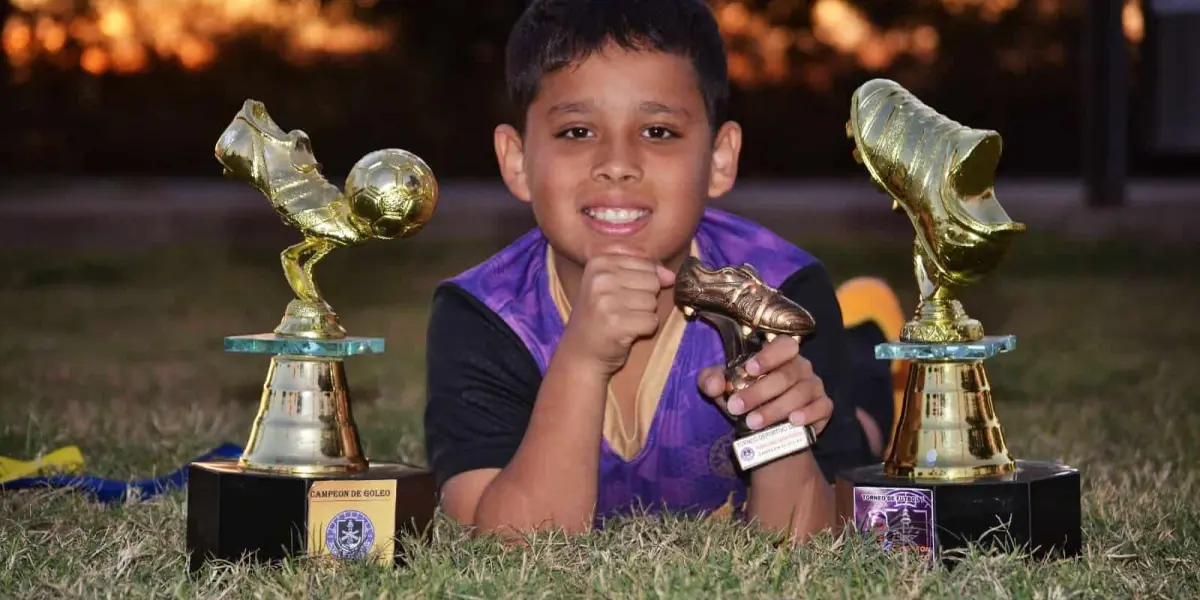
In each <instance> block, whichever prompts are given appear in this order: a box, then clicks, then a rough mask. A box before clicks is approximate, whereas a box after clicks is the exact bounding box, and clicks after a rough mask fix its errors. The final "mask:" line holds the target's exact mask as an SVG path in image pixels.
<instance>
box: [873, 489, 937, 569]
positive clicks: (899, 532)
mask: <svg viewBox="0 0 1200 600" xmlns="http://www.w3.org/2000/svg"><path fill="white" fill-rule="evenodd" d="M854 527H855V529H857V530H858V531H860V532H862V533H865V534H867V535H869V536H871V537H874V538H875V539H876V540H878V541H879V542H880V543H882V544H883V547H884V550H886V551H888V552H891V551H903V550H907V551H913V552H916V553H917V554H919V555H921V557H922V558H925V559H926V560H932V559H933V557H934V555H935V553H936V547H935V546H936V545H937V536H936V535H935V533H934V521H933V490H926V489H921V488H882V487H860V488H854Z"/></svg>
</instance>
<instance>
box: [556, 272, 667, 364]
mask: <svg viewBox="0 0 1200 600" xmlns="http://www.w3.org/2000/svg"><path fill="white" fill-rule="evenodd" d="M674 283H675V274H674V273H672V272H671V271H669V270H668V269H667V268H666V267H663V266H662V265H661V264H658V263H655V262H651V261H649V260H647V259H644V258H638V257H635V256H629V255H625V254H601V255H598V256H595V257H593V258H592V259H590V260H588V262H587V265H586V266H585V267H584V269H583V279H582V280H581V282H580V286H579V297H578V298H577V299H575V301H574V302H573V303H572V304H573V306H572V308H571V318H570V321H569V322H568V323H567V328H566V331H565V332H563V344H562V347H563V349H566V350H568V351H570V352H577V353H579V354H580V356H579V358H582V359H583V360H586V361H594V363H595V364H596V365H597V366H599V367H600V368H601V369H602V370H603V372H604V374H605V375H609V376H611V375H612V374H613V373H616V372H617V371H619V370H620V369H621V367H622V366H624V364H625V360H626V359H627V358H628V357H629V348H630V347H631V346H633V343H634V342H635V341H637V340H638V339H639V338H643V337H651V336H653V335H654V334H655V332H656V331H658V326H659V322H658V320H659V319H658V294H659V292H661V291H662V289H663V288H665V287H669V286H671V285H673V284H674Z"/></svg>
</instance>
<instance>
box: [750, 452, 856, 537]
mask: <svg viewBox="0 0 1200 600" xmlns="http://www.w3.org/2000/svg"><path fill="white" fill-rule="evenodd" d="M746 508H747V513H748V516H749V517H750V518H752V519H754V520H755V522H757V523H758V524H759V526H761V527H763V528H765V529H768V530H771V531H777V532H784V531H787V532H788V535H789V537H790V538H791V539H792V540H793V541H803V540H805V539H807V538H809V537H810V536H812V535H813V534H815V533H817V532H819V531H821V530H824V529H828V528H830V527H833V526H834V525H835V523H836V508H835V505H834V494H833V486H831V485H829V483H828V482H826V481H825V476H824V474H823V473H822V472H821V467H820V466H819V465H818V464H817V461H816V459H815V458H814V457H813V455H812V452H803V453H800V454H794V455H792V456H789V457H786V458H782V459H780V460H777V461H775V462H773V463H769V464H766V465H763V466H761V467H759V468H758V469H755V470H754V471H753V472H751V474H750V493H749V498H748V499H747V507H746Z"/></svg>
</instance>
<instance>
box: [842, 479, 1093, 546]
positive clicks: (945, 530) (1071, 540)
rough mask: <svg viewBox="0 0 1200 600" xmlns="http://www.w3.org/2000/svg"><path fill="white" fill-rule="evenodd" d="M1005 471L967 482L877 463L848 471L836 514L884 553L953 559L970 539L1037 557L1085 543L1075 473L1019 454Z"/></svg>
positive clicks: (1078, 486) (1078, 482) (970, 541)
mask: <svg viewBox="0 0 1200 600" xmlns="http://www.w3.org/2000/svg"><path fill="white" fill-rule="evenodd" d="M1016 462H1017V468H1016V470H1015V471H1013V472H1011V473H1007V474H1005V475H996V476H988V477H978V478H975V479H969V480H937V479H913V478H909V477H895V476H891V475H888V474H886V473H884V470H883V465H882V464H878V465H870V466H865V467H859V468H857V469H851V470H848V471H845V472H843V473H841V474H839V475H838V477H837V482H836V484H835V490H836V497H837V509H838V516H839V517H840V518H841V519H843V520H845V521H849V522H851V523H853V524H854V529H855V530H856V531H858V532H859V533H860V534H862V535H865V536H868V537H873V538H875V539H876V540H878V541H879V542H881V543H882V544H883V545H884V547H885V549H886V551H888V552H897V551H909V552H915V553H917V554H918V555H920V556H922V557H924V558H927V559H928V560H930V561H931V562H934V561H938V560H940V561H941V562H942V563H943V564H947V565H950V564H953V558H954V556H953V554H954V553H953V552H950V551H953V550H960V549H965V548H966V547H967V545H968V544H978V545H980V546H984V547H991V548H1000V549H1002V550H1003V551H1013V550H1016V551H1018V552H1028V553H1030V554H1031V555H1032V557H1033V558H1035V559H1038V560H1040V559H1043V558H1050V557H1057V558H1070V557H1076V556H1079V555H1080V553H1081V551H1082V546H1083V542H1082V540H1083V533H1082V529H1081V507H1080V480H1079V471H1077V470H1076V469H1073V468H1071V467H1067V466H1064V465H1061V464H1058V463H1053V462H1047V461H1030V460H1018V461H1016Z"/></svg>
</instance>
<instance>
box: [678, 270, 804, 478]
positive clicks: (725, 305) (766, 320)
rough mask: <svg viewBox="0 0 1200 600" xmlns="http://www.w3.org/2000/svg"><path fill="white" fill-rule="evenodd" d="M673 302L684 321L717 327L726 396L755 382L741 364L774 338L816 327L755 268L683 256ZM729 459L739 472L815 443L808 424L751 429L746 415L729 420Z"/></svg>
mask: <svg viewBox="0 0 1200 600" xmlns="http://www.w3.org/2000/svg"><path fill="white" fill-rule="evenodd" d="M675 304H676V305H678V306H679V307H680V310H681V311H682V312H683V314H684V315H686V316H687V317H688V318H692V317H697V316H699V317H701V318H703V319H704V320H706V321H708V322H709V323H710V324H711V325H712V326H713V327H715V328H716V330H717V333H718V334H719V335H720V337H721V342H722V344H723V346H724V347H725V361H726V362H725V394H726V397H728V396H729V395H730V394H733V393H734V392H736V391H738V390H742V389H745V388H746V387H749V386H750V384H752V383H754V382H755V381H756V380H757V379H758V378H757V377H755V376H752V375H750V374H749V373H747V372H746V368H745V364H746V361H747V360H749V359H750V357H751V356H753V355H754V354H755V353H757V352H758V351H760V350H761V349H762V347H763V345H764V344H765V343H767V342H770V341H771V340H773V339H774V338H775V336H777V335H790V336H792V337H793V338H795V339H796V341H797V342H799V341H801V339H802V338H803V337H804V336H807V335H809V334H811V333H812V332H813V330H814V329H815V327H816V323H815V322H814V321H813V317H812V315H811V314H809V313H808V311H807V310H804V308H803V307H801V306H800V305H798V304H796V303H795V302H792V301H791V300H790V299H789V298H788V297H787V296H784V295H783V294H781V293H780V292H779V291H778V290H776V289H774V288H772V287H771V286H768V285H767V284H765V283H763V281H762V279H761V278H760V277H759V275H758V273H757V272H756V271H755V270H754V267H752V266H750V265H742V266H740V267H732V266H730V267H721V268H719V269H712V270H710V269H707V268H705V267H704V265H702V264H701V263H700V261H699V260H698V259H697V258H695V257H688V258H687V259H686V260H685V261H684V263H683V266H682V267H681V268H680V269H679V273H678V274H677V275H676V277H675ZM733 420H734V424H735V434H734V435H735V439H734V441H733V456H734V459H735V460H736V461H737V463H738V467H739V468H741V470H742V471H749V470H751V469H754V468H755V467H758V466H761V465H764V464H766V463H769V462H771V461H773V460H776V459H779V458H783V457H785V456H789V455H791V454H795V453H797V452H801V451H803V450H807V449H808V448H809V447H811V446H812V445H813V444H814V443H815V442H816V440H817V436H816V433H815V432H814V431H813V428H812V427H811V426H808V425H805V426H803V427H798V426H796V425H793V424H791V423H790V422H787V421H784V422H783V423H778V424H776V425H772V426H770V427H767V428H765V429H763V430H762V431H752V430H751V429H750V428H749V427H747V426H746V416H745V415H741V416H740V417H736V418H734V419H733Z"/></svg>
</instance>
